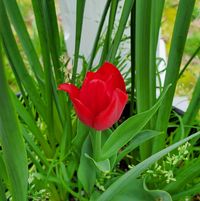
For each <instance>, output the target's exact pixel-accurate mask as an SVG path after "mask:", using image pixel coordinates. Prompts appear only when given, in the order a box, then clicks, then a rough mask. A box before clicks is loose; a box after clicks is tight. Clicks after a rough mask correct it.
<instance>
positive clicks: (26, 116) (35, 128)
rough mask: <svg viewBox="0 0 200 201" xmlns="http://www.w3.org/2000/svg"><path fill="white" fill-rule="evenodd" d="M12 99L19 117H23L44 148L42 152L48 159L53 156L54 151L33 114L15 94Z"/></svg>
mask: <svg viewBox="0 0 200 201" xmlns="http://www.w3.org/2000/svg"><path fill="white" fill-rule="evenodd" d="M12 98H13V103H14V105H15V108H16V111H17V113H18V115H19V116H20V117H21V119H22V120H23V121H24V123H25V124H26V125H27V126H28V128H29V130H30V131H31V132H32V134H33V135H34V136H35V138H36V139H37V141H38V142H39V144H40V145H41V146H42V150H43V151H44V153H45V154H46V155H47V156H48V157H49V156H52V150H51V148H50V146H49V144H48V143H47V141H46V139H45V138H44V136H43V134H42V133H41V131H40V129H39V128H38V126H37V125H36V122H35V119H34V117H33V116H32V114H31V113H29V112H28V111H27V110H26V108H25V107H24V106H23V105H22V104H21V103H20V101H19V100H18V99H17V97H16V96H15V94H13V96H12Z"/></svg>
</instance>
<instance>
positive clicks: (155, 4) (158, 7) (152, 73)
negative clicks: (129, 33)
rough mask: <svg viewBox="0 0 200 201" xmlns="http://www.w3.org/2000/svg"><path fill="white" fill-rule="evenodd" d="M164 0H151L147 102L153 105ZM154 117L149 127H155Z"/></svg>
mask: <svg viewBox="0 0 200 201" xmlns="http://www.w3.org/2000/svg"><path fill="white" fill-rule="evenodd" d="M164 3H165V0H160V1H157V0H152V3H151V24H150V49H149V77H150V79H149V98H150V100H149V104H150V106H153V105H154V104H155V102H156V68H157V66H156V51H157V44H158V35H159V30H160V23H161V18H162V13H163V8H164ZM154 122H155V119H152V121H151V122H150V126H151V128H152V129H153V128H155V125H154V124H155V123H154Z"/></svg>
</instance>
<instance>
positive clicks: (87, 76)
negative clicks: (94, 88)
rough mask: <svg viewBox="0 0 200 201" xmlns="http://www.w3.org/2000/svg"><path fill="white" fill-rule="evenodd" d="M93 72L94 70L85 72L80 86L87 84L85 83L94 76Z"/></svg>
mask: <svg viewBox="0 0 200 201" xmlns="http://www.w3.org/2000/svg"><path fill="white" fill-rule="evenodd" d="M95 74H96V73H94V72H87V74H86V76H85V79H84V81H83V84H82V88H83V87H85V85H87V83H88V82H89V81H91V80H93V79H94V78H95Z"/></svg>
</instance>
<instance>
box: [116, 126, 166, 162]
mask: <svg viewBox="0 0 200 201" xmlns="http://www.w3.org/2000/svg"><path fill="white" fill-rule="evenodd" d="M161 133H162V132H160V131H155V130H144V131H141V132H140V133H138V135H136V136H135V137H134V138H133V139H132V140H131V142H130V143H129V145H128V146H127V147H126V148H125V149H124V150H123V151H121V152H120V153H119V155H118V157H117V162H119V161H120V160H121V159H122V158H124V157H125V156H126V155H127V154H128V153H130V152H131V151H133V150H134V149H135V148H136V147H138V146H139V145H141V144H142V143H144V142H146V141H148V140H150V139H152V138H154V137H155V136H158V135H160V134H161ZM117 162H116V163H117Z"/></svg>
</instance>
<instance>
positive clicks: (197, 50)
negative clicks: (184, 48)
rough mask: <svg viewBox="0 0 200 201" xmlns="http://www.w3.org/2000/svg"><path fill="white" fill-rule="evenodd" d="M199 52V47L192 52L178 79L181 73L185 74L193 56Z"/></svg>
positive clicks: (180, 74)
mask: <svg viewBox="0 0 200 201" xmlns="http://www.w3.org/2000/svg"><path fill="white" fill-rule="evenodd" d="M199 51H200V46H199V47H198V48H197V49H196V50H195V51H194V53H193V54H192V56H191V57H190V59H189V60H188V61H187V63H186V64H185V66H184V67H183V69H182V70H181V72H180V73H179V78H180V77H181V76H182V75H183V73H184V72H185V70H186V69H187V67H188V66H189V65H190V63H191V62H192V60H193V59H194V58H195V56H196V55H197V54H198V52H199Z"/></svg>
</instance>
